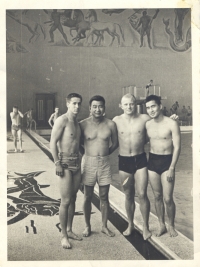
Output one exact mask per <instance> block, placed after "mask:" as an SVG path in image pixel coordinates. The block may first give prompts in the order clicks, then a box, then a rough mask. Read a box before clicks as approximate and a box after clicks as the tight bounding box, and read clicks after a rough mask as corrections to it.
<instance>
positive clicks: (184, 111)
mask: <svg viewBox="0 0 200 267" xmlns="http://www.w3.org/2000/svg"><path fill="white" fill-rule="evenodd" d="M187 114H188V111H187V109H186V108H185V106H183V108H182V110H181V115H182V120H183V121H186V120H187Z"/></svg>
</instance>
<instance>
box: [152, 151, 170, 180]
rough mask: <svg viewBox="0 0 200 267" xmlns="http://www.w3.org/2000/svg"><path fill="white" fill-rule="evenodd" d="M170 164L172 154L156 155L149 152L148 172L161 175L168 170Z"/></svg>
mask: <svg viewBox="0 0 200 267" xmlns="http://www.w3.org/2000/svg"><path fill="white" fill-rule="evenodd" d="M171 162H172V154H169V155H157V154H153V153H151V152H149V161H148V166H147V168H148V170H149V171H153V172H156V173H157V174H159V175H161V174H162V173H163V172H165V171H167V170H169V167H170V164H171Z"/></svg>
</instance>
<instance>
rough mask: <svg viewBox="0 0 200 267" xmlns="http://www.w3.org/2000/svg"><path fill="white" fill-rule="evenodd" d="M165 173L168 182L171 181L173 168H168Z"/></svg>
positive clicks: (173, 173)
mask: <svg viewBox="0 0 200 267" xmlns="http://www.w3.org/2000/svg"><path fill="white" fill-rule="evenodd" d="M166 175H167V181H168V182H172V181H173V180H174V176H175V170H174V169H170V168H169V170H168V172H167V174H166Z"/></svg>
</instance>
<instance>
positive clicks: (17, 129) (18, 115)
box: [10, 106, 24, 152]
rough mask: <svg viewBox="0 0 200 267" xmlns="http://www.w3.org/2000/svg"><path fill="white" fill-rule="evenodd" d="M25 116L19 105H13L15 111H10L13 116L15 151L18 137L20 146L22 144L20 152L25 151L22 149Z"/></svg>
mask: <svg viewBox="0 0 200 267" xmlns="http://www.w3.org/2000/svg"><path fill="white" fill-rule="evenodd" d="M23 117H24V115H23V113H22V112H21V111H19V108H18V106H13V111H12V112H11V113H10V118H11V122H12V124H11V132H12V135H13V141H14V147H15V150H14V152H17V151H18V150H17V137H18V139H19V146H20V152H23V150H22V118H23Z"/></svg>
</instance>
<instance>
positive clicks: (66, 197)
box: [59, 170, 73, 249]
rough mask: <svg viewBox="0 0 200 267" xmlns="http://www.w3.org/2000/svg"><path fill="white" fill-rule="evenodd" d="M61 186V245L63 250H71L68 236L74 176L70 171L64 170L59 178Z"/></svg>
mask: <svg viewBox="0 0 200 267" xmlns="http://www.w3.org/2000/svg"><path fill="white" fill-rule="evenodd" d="M59 182H60V184H59V186H60V195H61V203H60V209H59V218H60V225H61V229H62V235H63V237H62V240H61V244H62V247H63V248H66V249H67V248H71V244H70V243H69V240H68V235H67V222H68V209H69V205H70V201H71V197H72V184H73V183H72V174H71V172H70V171H68V170H64V175H63V177H60V178H59Z"/></svg>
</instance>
